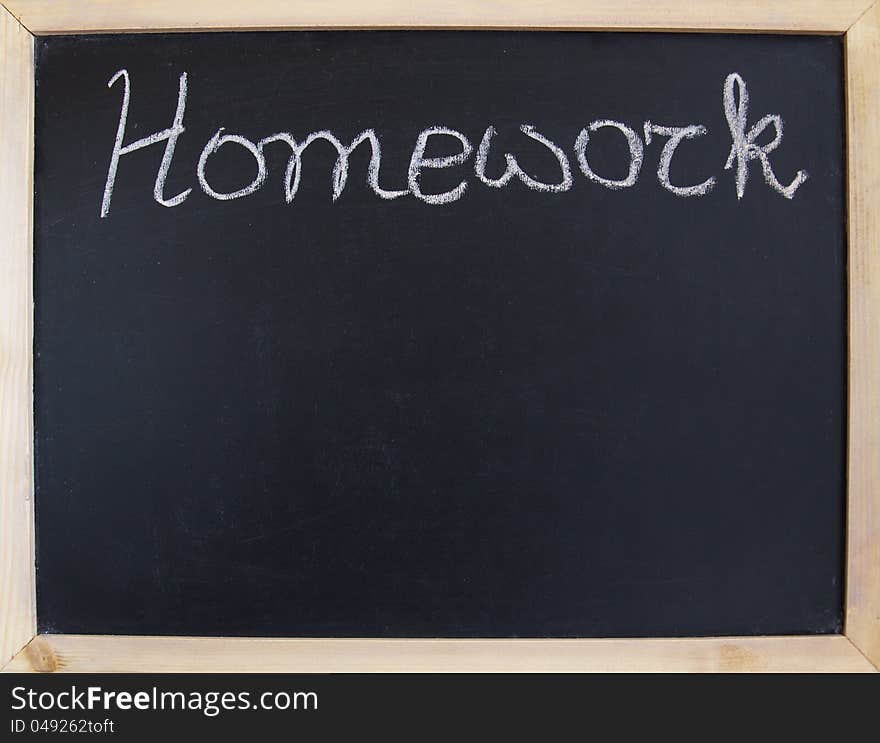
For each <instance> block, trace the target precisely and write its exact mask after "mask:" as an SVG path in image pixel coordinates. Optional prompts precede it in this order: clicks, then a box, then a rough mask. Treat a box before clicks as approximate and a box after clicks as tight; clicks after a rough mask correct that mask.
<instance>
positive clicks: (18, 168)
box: [0, 9, 36, 667]
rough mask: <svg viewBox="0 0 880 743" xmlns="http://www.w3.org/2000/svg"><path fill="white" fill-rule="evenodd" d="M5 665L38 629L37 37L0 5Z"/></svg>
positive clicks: (1, 631)
mask: <svg viewBox="0 0 880 743" xmlns="http://www.w3.org/2000/svg"><path fill="white" fill-rule="evenodd" d="M0 45H2V51H0V176H2V177H0V667H2V666H3V665H4V664H5V663H6V662H7V661H9V660H10V659H11V658H12V656H13V655H14V654H15V653H16V652H17V651H18V650H19V649H20V648H21V647H22V646H24V645H25V644H26V643H27V642H28V641H29V640H30V639H31V638H32V637H33V636H34V633H35V632H36V609H35V605H34V510H33V503H34V501H33V458H32V456H31V454H32V450H33V440H34V437H33V409H32V397H33V364H32V347H33V340H32V339H33V288H32V284H33V280H32V276H33V273H32V265H33V260H32V253H33V250H32V246H33V241H32V235H33V226H32V225H33V222H32V217H31V213H32V198H31V197H32V193H33V118H34V61H33V37H32V36H31V35H30V34H29V33H28V32H27V31H26V30H25V29H23V28H22V27H21V25H20V24H19V23H18V22H17V21H16V20H15V19H14V18H13V17H12V16H10V15H9V13H7V12H6V11H5V10H2V9H0Z"/></svg>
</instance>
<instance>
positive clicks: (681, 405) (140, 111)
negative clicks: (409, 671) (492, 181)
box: [35, 32, 845, 636]
mask: <svg viewBox="0 0 880 743" xmlns="http://www.w3.org/2000/svg"><path fill="white" fill-rule="evenodd" d="M37 60H38V67H37V109H36V110H37V125H36V182H35V190H36V215H35V227H36V239H35V252H36V259H35V261H36V264H35V293H36V294H35V295H36V321H35V328H36V369H35V375H36V378H35V384H36V390H35V399H36V462H37V471H36V477H37V538H38V574H37V575H38V614H39V622H40V630H41V631H44V632H90V633H92V632H93V633H132V634H137V633H149V634H232V635H336V636H344V635H361V636H365V635H380V636H381V635H385V636H545V635H547V636H589V635H611V636H615V635H617V636H628V635H629V636H640V635H693V634H698V635H703V634H706V635H714V634H764V633H802V632H807V633H811V632H835V631H838V630H839V629H840V626H841V617H842V609H841V593H842V589H841V583H842V577H843V562H842V544H843V512H844V454H845V447H844V443H845V442H844V426H845V407H844V402H845V334H844V322H845V284H844V276H845V247H844V246H845V242H844V196H843V193H844V172H843V162H844V159H843V130H842V116H843V108H842V96H843V94H842V90H841V79H842V58H841V43H840V40H839V39H837V38H821V37H814V38H810V37H793V36H789V37H767V36H754V37H747V36H696V35H694V36H684V35H681V36H680V35H666V34H663V35H639V34H583V33H568V34H559V33H522V32H520V33H474V32H461V33H452V32H405V33H404V32H396V33H394V32H387V33H386V32H381V33H380V32H358V33H355V32H343V33H263V34H251V33H247V34H205V35H191V34H187V35H161V36H150V35H145V36H132V35H125V36H100V37H75V38H74V37H70V38H66V37H52V38H42V39H39V40H38V41H37ZM123 67H124V68H126V69H127V70H128V71H129V73H130V75H131V80H132V99H131V108H130V113H129V126H128V131H127V134H126V139H125V142H126V143H128V142H131V141H133V140H134V139H135V138H137V137H141V136H144V135H146V134H149V133H151V132H154V131H157V130H160V129H163V128H165V127H167V126H169V125H170V123H171V119H172V116H173V112H174V108H175V104H176V100H177V80H178V76H179V75H180V74H181V73H182V72H184V71H185V72H187V73H188V75H189V97H188V104H187V110H186V117H185V124H186V132H185V133H184V134H183V135H182V136H181V138H180V141H179V143H178V148H177V154H176V156H175V159H174V163H173V166H172V168H171V174H170V177H169V179H168V184H167V189H166V194H167V195H168V196H173V195H175V194H177V193H178V192H179V191H181V190H183V189H184V188H187V187H190V186H192V187H193V188H194V190H193V193H192V194H191V195H190V197H189V198H188V200H187V201H185V202H184V203H183V204H182V205H181V206H179V207H176V208H173V209H168V208H164V207H162V206H160V205H158V204H156V203H155V202H154V201H153V199H152V187H153V181H154V179H155V176H156V171H157V169H158V167H159V162H160V160H161V157H162V151H163V149H164V144H160V145H157V146H153V147H150V148H148V149H145V150H141V151H139V152H137V153H134V154H131V155H126V156H123V157H122V159H121V161H120V166H119V174H118V177H117V182H116V190H115V193H114V196H113V201H112V204H111V209H110V214H109V216H108V218H106V219H100V218H99V211H100V205H101V196H102V192H103V188H104V182H105V179H106V176H107V167H108V163H109V160H110V154H111V151H112V147H113V141H114V137H115V132H116V125H117V121H118V117H119V108H120V102H121V97H122V92H121V91H122V85H121V82H120V83H117V84H116V85H115V86H114V87H113V88H111V89H108V88H107V85H106V83H107V81H108V80H109V79H110V78H111V76H112V75H113V74H114V73H115V72H116V71H117V70H118V69H120V68H123ZM733 71H736V72H739V73H740V74H741V75H742V76H743V78H744V79H745V80H746V82H747V84H748V88H749V93H750V96H751V112H750V116H749V122H750V124H751V123H753V122H755V121H757V120H758V119H759V118H760V117H761V116H763V115H764V114H767V113H778V114H781V115H782V117H783V118H784V120H785V136H784V139H783V142H782V144H781V146H780V147H779V149H778V150H777V151H776V152H775V153H773V163H774V167H775V168H776V171H777V173H778V174H779V177H780V180H782V181H784V182H786V183H787V182H788V181H789V180H791V178H792V177H793V176H794V173H795V172H796V171H797V170H798V169H799V168H804V169H806V170H807V171H808V172H809V173H810V178H809V180H808V181H807V182H806V183H805V184H804V185H803V186H801V188H800V189H799V190H798V192H797V193H796V195H795V197H794V199H793V200H791V201H789V200H786V199H784V198H783V197H782V196H780V195H779V194H777V193H775V192H774V191H772V190H771V189H769V188H768V187H767V186H766V185H765V183H764V181H763V178H762V177H761V174H760V167H759V165H758V163H757V162H755V163H752V165H751V166H750V177H749V181H748V185H747V188H746V193H745V197H744V198H743V199H742V200H741V201H738V200H737V198H736V194H735V190H734V180H733V171H724V170H723V165H724V162H725V160H726V158H727V154H728V150H729V147H730V135H729V133H728V130H727V124H726V122H725V119H724V115H723V109H722V97H721V94H722V84H723V81H724V79H725V77H726V75H727V74H728V73H730V72H733ZM603 118H611V119H616V120H619V121H623V122H626V123H627V124H629V125H630V126H632V127H633V128H634V129H636V131H641V126H642V123H643V122H644V121H645V120H648V119H650V120H652V121H654V122H656V123H659V124H665V125H685V124H694V123H702V124H705V125H706V126H707V127H708V129H709V133H708V134H707V135H706V136H704V137H702V138H700V139H697V140H693V141H690V142H686V143H685V144H684V145H682V148H681V150H680V151H679V153H678V154H677V156H676V159H675V161H674V163H673V171H672V177H673V180H674V181H675V182H677V183H683V184H685V183H697V182H700V181H702V180H704V179H705V178H707V177H708V176H710V175H715V176H716V177H717V178H718V184H717V186H716V188H715V190H714V191H713V192H712V193H711V194H710V195H708V196H706V197H704V198H693V199H683V198H679V197H676V196H674V195H672V194H670V193H668V192H666V191H664V190H663V189H662V188H661V187H660V185H659V184H658V182H657V178H656V174H655V171H656V167H657V158H658V156H659V152H660V149H661V147H662V142H663V141H665V140H664V139H663V138H660V139H659V140H658V141H657V142H655V143H654V144H652V145H650V146H647V147H646V148H645V164H644V167H643V169H642V172H641V176H640V179H639V181H638V184H637V185H636V186H635V187H634V188H632V189H628V190H624V191H611V190H608V189H604V188H602V187H601V186H598V185H596V184H592V183H590V182H588V181H587V180H586V179H585V178H584V177H583V176H582V175H581V174H580V173H579V171H578V168H577V164H576V161H575V158H574V156H573V154H572V143H573V142H574V139H575V137H576V135H577V133H578V131H579V130H580V129H581V127H584V126H586V125H587V124H588V123H589V122H590V121H592V120H594V119H603ZM522 123H528V124H534V125H535V126H536V127H537V128H538V130H539V131H541V132H542V133H543V134H544V135H546V136H547V137H549V138H550V139H551V140H553V141H555V142H557V143H558V144H559V145H560V146H562V147H563V148H564V149H565V150H566V152H567V153H568V154H569V158H570V160H571V162H572V168H573V173H574V180H575V183H574V187H573V188H572V189H571V190H570V191H569V192H567V193H564V194H541V193H537V192H534V191H529V190H527V189H526V188H525V187H523V186H522V185H521V184H519V183H511V184H510V186H508V187H507V188H505V189H503V190H495V189H490V188H487V187H485V186H484V185H482V184H481V183H479V182H478V181H477V180H476V179H475V178H474V176H473V172H472V169H471V168H472V159H471V160H470V161H469V163H468V165H466V166H463V167H460V168H455V169H450V170H445V171H436V172H433V173H430V172H426V173H425V175H424V177H423V185H424V188H425V190H426V191H429V192H438V191H441V190H445V189H446V188H449V187H451V186H454V185H455V184H456V183H458V181H459V180H460V179H462V178H466V179H467V180H468V182H469V185H468V189H467V191H466V193H465V195H464V197H463V198H462V199H461V200H460V201H458V202H455V203H454V204H450V205H447V206H441V207H437V206H430V205H427V204H423V203H421V202H419V201H417V200H416V199H414V198H412V197H406V198H403V199H398V200H396V201H383V200H381V199H379V198H377V197H376V196H374V195H373V194H372V192H371V191H370V189H369V188H368V187H366V186H365V185H364V182H363V181H364V173H365V170H366V164H367V160H368V156H367V155H368V153H367V148H366V147H364V148H361V150H360V151H358V152H357V153H355V155H353V156H352V158H351V168H350V177H349V183H348V185H347V187H346V189H345V192H344V193H343V194H342V196H341V197H340V198H339V200H338V201H337V202H335V203H333V202H331V199H330V181H329V173H330V170H331V168H332V164H333V161H334V159H335V152H334V151H333V150H332V149H331V148H330V147H327V146H324V145H316V146H315V147H313V148H310V150H309V151H308V153H307V154H306V155H305V157H304V165H303V180H302V185H301V187H300V191H299V193H298V194H297V196H296V199H295V200H294V202H293V203H292V204H289V205H288V204H286V203H285V202H284V197H283V187H282V179H283V171H284V167H285V164H286V159H287V155H286V153H285V151H284V147H283V146H279V145H273V146H271V147H272V148H274V149H271V150H269V152H270V156H269V158H268V159H269V178H268V180H267V183H266V184H265V185H264V187H263V188H262V189H261V190H260V191H259V192H258V193H256V194H255V195H253V196H250V197H248V198H244V199H240V200H237V201H230V202H219V201H214V200H212V199H210V198H209V197H208V196H206V195H205V194H203V193H202V192H201V191H200V190H199V187H198V183H197V181H196V177H195V170H196V163H197V161H198V157H199V153H200V152H201V149H202V147H203V146H204V145H205V143H206V142H207V141H208V140H209V139H210V137H211V136H212V135H213V134H214V132H215V131H216V130H217V128H218V127H220V126H223V127H226V129H227V132H228V133H238V134H242V135H243V136H246V137H249V138H251V139H253V140H257V139H259V138H261V137H264V136H267V135H269V134H271V133H274V132H277V131H290V132H292V133H293V134H294V135H295V136H297V137H299V138H302V137H304V136H305V134H306V133H308V132H310V131H316V130H319V129H331V130H333V131H334V133H336V134H337V135H338V136H339V137H340V138H342V139H343V140H344V141H347V140H349V139H350V138H351V137H353V136H354V135H355V134H356V133H357V132H359V131H361V130H362V129H364V128H369V127H372V128H375V129H376V131H377V133H378V135H379V137H380V139H381V141H382V146H383V159H382V173H381V180H382V184H383V186H384V187H386V188H404V187H405V183H406V181H405V177H406V168H407V165H408V162H409V157H410V154H411V152H412V147H413V143H414V142H415V138H416V136H417V135H418V133H419V131H421V130H422V129H423V128H425V127H428V126H431V125H445V126H449V127H452V128H455V129H458V130H460V131H461V132H463V133H464V134H466V135H467V136H468V137H469V138H470V140H471V142H472V143H473V144H474V146H475V147H476V145H477V144H478V143H479V140H480V137H481V136H482V133H483V130H484V129H485V127H486V126H488V125H489V124H494V126H495V127H496V128H497V129H498V131H499V136H498V137H497V139H496V142H495V146H494V147H493V151H492V156H491V158H490V163H489V173H490V175H497V174H498V173H499V172H500V169H501V167H502V166H503V160H502V156H501V153H503V152H504V151H511V152H515V153H516V155H517V157H518V158H519V160H520V162H521V164H522V165H523V167H524V168H525V169H526V170H527V171H528V172H530V173H532V174H533V175H534V176H535V177H539V178H542V177H543V178H545V179H547V180H553V179H554V178H556V177H557V173H558V168H557V167H556V165H555V161H554V160H553V158H552V157H550V156H549V153H548V152H547V151H546V150H545V149H544V148H542V147H540V146H539V145H536V144H535V143H533V142H531V141H530V140H528V139H527V138H525V137H524V136H523V135H521V134H519V133H518V131H517V127H518V126H519V125H520V124H522ZM765 139H769V133H766V134H765V135H764V137H763V138H762V141H763V140H765ZM431 147H432V148H433V149H432V150H431V151H430V152H429V153H428V154H429V155H439V154H444V147H446V148H447V149H446V150H445V152H446V153H451V152H454V151H455V149H454V147H452V148H450V143H449V142H448V141H442V140H440V139H438V140H437V141H436V142H432V144H431ZM589 153H590V159H591V162H592V164H593V166H594V168H595V170H596V171H598V172H600V173H603V174H605V175H607V176H608V177H616V178H621V177H623V175H624V174H625V170H626V168H625V163H626V156H627V152H626V147H625V144H623V140H622V138H620V136H619V135H615V133H613V132H611V131H608V130H606V131H604V132H599V133H596V134H595V135H594V137H593V139H592V141H591V143H590V150H589ZM253 172H254V165H253V160H252V159H251V158H250V157H249V156H248V155H247V154H246V153H242V152H241V151H237V150H236V148H235V147H234V146H229V147H224V148H223V150H221V152H220V153H218V155H216V156H215V157H214V158H212V160H211V162H210V164H209V167H208V177H209V179H210V180H211V183H212V184H213V185H214V187H215V188H218V189H225V190H230V191H231V190H235V189H236V188H239V187H241V186H242V185H244V183H246V182H247V181H249V180H250V178H251V177H252V173H253Z"/></svg>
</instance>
